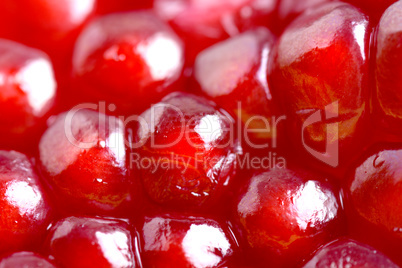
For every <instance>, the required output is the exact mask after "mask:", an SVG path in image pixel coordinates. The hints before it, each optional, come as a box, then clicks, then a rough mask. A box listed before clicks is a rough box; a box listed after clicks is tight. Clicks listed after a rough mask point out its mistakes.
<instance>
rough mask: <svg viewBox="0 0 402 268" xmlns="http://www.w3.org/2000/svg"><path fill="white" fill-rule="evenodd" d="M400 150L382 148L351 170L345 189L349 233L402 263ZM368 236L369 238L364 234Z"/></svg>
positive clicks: (401, 157) (401, 170)
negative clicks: (401, 253) (401, 250)
mask: <svg viewBox="0 0 402 268" xmlns="http://www.w3.org/2000/svg"><path fill="white" fill-rule="evenodd" d="M401 160H402V150H400V149H397V148H396V149H384V150H380V151H379V152H377V153H375V154H373V155H371V156H370V157H368V158H367V159H366V160H365V161H364V162H363V163H361V164H359V165H358V166H357V168H355V169H354V170H353V173H352V176H351V178H350V180H349V183H348V185H347V187H346V194H347V207H346V208H347V209H348V216H349V222H350V228H351V233H352V234H353V235H355V236H357V237H358V238H359V239H361V240H362V241H366V242H367V243H369V244H371V245H373V246H375V247H377V248H379V249H380V250H383V251H384V253H387V254H389V255H390V256H391V257H393V258H394V259H395V260H396V261H397V262H398V263H399V264H402V258H401V256H400V254H399V253H400V250H399V247H400V246H401V245H402V232H401V229H400V228H401V227H400V226H402V213H400V210H401V207H402V196H401V194H400V193H401V190H402V165H401V163H402V162H401ZM367 234H371V235H367Z"/></svg>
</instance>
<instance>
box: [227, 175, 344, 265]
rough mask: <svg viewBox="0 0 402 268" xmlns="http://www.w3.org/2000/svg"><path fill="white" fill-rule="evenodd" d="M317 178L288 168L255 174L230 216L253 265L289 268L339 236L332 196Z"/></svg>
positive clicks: (336, 204)
mask: <svg viewBox="0 0 402 268" xmlns="http://www.w3.org/2000/svg"><path fill="white" fill-rule="evenodd" d="M320 180H322V178H320V176H318V175H315V174H310V173H304V172H299V171H297V170H290V169H272V170H270V171H267V172H263V173H261V174H257V175H254V176H253V177H252V178H251V179H250V182H249V183H248V185H247V188H246V190H245V192H242V193H240V195H239V197H238V202H237V206H236V209H235V212H234V218H235V221H236V222H237V223H238V225H239V228H240V230H239V232H240V233H241V234H242V235H243V236H244V238H245V240H246V241H247V244H248V245H249V247H250V254H252V255H253V256H254V257H255V259H256V260H257V263H258V262H260V263H261V265H262V263H270V264H271V265H273V266H275V267H276V266H280V267H282V266H283V267H292V266H295V265H297V264H298V262H300V261H302V260H303V258H306V257H307V256H308V254H309V253H310V252H312V251H313V250H314V249H316V248H317V247H318V246H319V245H321V244H323V243H325V242H328V241H329V240H331V238H334V237H336V236H338V235H340V234H342V231H343V230H342V220H343V219H342V212H341V205H340V203H339V199H338V197H337V193H336V191H335V190H334V189H332V188H331V187H332V186H331V185H330V184H328V183H327V182H324V181H320Z"/></svg>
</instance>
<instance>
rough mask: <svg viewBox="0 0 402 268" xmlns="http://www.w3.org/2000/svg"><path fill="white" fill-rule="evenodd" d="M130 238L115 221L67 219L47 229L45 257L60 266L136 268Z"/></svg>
mask: <svg viewBox="0 0 402 268" xmlns="http://www.w3.org/2000/svg"><path fill="white" fill-rule="evenodd" d="M133 243H134V237H133V236H132V235H131V233H130V230H129V229H128V226H127V224H126V223H124V222H120V221H117V220H107V219H97V218H85V217H69V218H65V219H62V220H60V221H59V222H57V223H56V224H55V225H54V226H52V228H51V229H50V230H49V236H48V240H47V247H48V251H49V254H50V255H51V256H53V258H55V259H56V260H57V262H58V263H60V265H61V266H62V267H137V266H136V259H135V254H134V248H133V247H134V244H133Z"/></svg>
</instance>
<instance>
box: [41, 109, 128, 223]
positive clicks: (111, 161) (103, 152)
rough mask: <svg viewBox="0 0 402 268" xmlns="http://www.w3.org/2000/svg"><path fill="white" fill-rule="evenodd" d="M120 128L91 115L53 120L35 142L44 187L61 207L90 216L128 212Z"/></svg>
mask: <svg viewBox="0 0 402 268" xmlns="http://www.w3.org/2000/svg"><path fill="white" fill-rule="evenodd" d="M124 139H125V138H124V126H123V123H122V122H121V121H120V120H119V119H117V118H116V117H113V116H106V115H105V114H102V113H98V112H96V111H93V110H86V109H81V110H71V111H69V112H66V113H64V114H61V115H58V116H57V117H56V118H54V119H53V123H52V124H51V125H50V127H49V128H48V129H47V130H46V132H45V133H44V134H43V136H42V138H41V141H40V143H39V162H40V168H41V170H42V173H43V175H44V179H45V181H46V183H47V184H48V185H49V186H50V188H51V193H52V195H53V196H54V198H55V200H57V201H58V203H59V205H60V206H61V208H63V209H65V210H66V211H70V212H74V213H78V212H82V213H90V214H96V213H98V214H108V215H109V214H114V213H128V211H125V210H126V209H127V207H126V206H127V205H129V204H130V203H131V194H130V193H131V185H132V183H131V180H130V179H129V178H128V169H127V165H126V152H125V146H124V141H125V140H124Z"/></svg>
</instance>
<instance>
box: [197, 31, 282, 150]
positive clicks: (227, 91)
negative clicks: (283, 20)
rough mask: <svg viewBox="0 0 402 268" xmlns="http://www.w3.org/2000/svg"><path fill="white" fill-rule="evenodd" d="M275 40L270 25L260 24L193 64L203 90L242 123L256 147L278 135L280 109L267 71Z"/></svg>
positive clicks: (209, 52) (250, 143)
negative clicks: (277, 125) (269, 29)
mask: <svg viewBox="0 0 402 268" xmlns="http://www.w3.org/2000/svg"><path fill="white" fill-rule="evenodd" d="M273 42H274V37H273V36H272V34H271V33H270V32H269V31H268V30H267V29H265V28H258V29H256V30H253V31H248V32H245V33H243V34H240V35H237V36H235V37H232V38H230V39H228V40H225V41H222V42H220V43H218V44H216V45H214V46H211V47H209V48H208V49H206V50H204V51H202V52H201V53H200V54H199V55H198V57H197V59H196V61H195V65H194V76H195V79H196V81H197V82H198V84H199V85H200V88H201V91H202V93H203V94H205V95H206V96H208V97H209V98H210V99H212V100H213V101H214V102H216V103H217V104H218V105H219V106H220V107H222V108H224V109H225V110H226V111H228V112H229V113H231V115H232V116H233V117H234V118H235V119H237V120H238V121H240V122H242V123H243V126H244V130H243V131H245V132H244V133H242V134H243V135H244V136H245V142H246V143H247V144H248V145H250V146H251V147H254V148H257V147H261V148H267V147H269V146H270V145H271V142H272V140H275V139H276V138H277V137H276V136H277V135H276V134H277V133H276V131H277V130H276V126H275V121H276V118H274V116H277V115H278V112H277V107H276V105H275V101H274V99H273V98H272V94H271V90H270V88H269V86H268V81H267V74H266V73H267V62H268V58H269V56H270V52H271V48H272V45H273ZM274 142H276V141H274Z"/></svg>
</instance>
